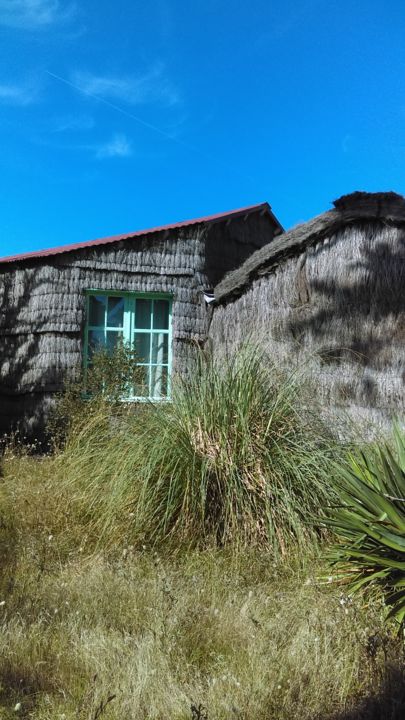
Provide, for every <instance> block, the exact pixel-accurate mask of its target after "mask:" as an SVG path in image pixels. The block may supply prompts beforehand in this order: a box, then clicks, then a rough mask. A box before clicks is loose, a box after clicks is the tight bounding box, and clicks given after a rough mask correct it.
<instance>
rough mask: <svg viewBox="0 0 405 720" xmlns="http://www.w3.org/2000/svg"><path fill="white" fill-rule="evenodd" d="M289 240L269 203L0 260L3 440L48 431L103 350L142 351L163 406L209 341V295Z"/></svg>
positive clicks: (148, 392)
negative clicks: (125, 347) (56, 410)
mask: <svg viewBox="0 0 405 720" xmlns="http://www.w3.org/2000/svg"><path fill="white" fill-rule="evenodd" d="M280 232H282V228H281V225H280V223H279V222H278V221H277V219H276V218H275V217H274V215H273V213H272V212H271V209H270V206H269V205H268V204H267V203H263V204H260V205H255V206H251V207H247V208H243V209H241V210H236V211H232V212H228V213H223V214H220V215H213V216H210V217H205V218H197V219H195V220H191V221H186V222H182V223H177V224H175V225H167V226H164V227H158V228H153V229H150V230H145V231H141V232H136V233H129V234H126V235H118V236H115V237H108V238H103V239H101V240H95V241H92V242H86V243H80V244H76V245H68V246H64V247H59V248H53V249H51V250H44V251H39V252H33V253H29V254H26V255H19V256H14V257H9V258H3V259H1V260H0V360H1V365H0V431H1V432H3V433H4V432H8V431H10V430H11V429H12V428H15V427H17V426H18V427H19V428H20V429H21V430H22V431H23V432H24V433H25V434H28V435H32V434H38V433H40V431H41V430H42V428H43V426H44V423H45V421H46V417H47V414H48V410H49V407H50V405H51V404H52V400H53V398H54V395H55V393H56V392H58V391H60V390H62V388H63V386H64V383H65V382H66V380H67V379H69V378H71V377H72V376H73V375H74V373H75V372H76V370H77V368H78V367H79V366H80V365H81V363H85V364H86V363H87V362H89V361H90V358H91V353H92V351H93V350H94V348H95V347H97V346H99V345H107V346H108V347H114V345H115V344H116V343H117V342H118V339H122V340H124V341H130V342H135V345H136V347H137V349H138V350H139V357H140V359H141V361H142V362H141V364H142V366H143V369H144V384H143V385H142V387H141V388H138V389H136V390H135V389H134V390H133V391H132V395H133V397H132V398H131V399H143V398H145V397H146V398H154V399H158V398H162V397H167V396H168V395H169V393H170V376H171V375H172V373H174V372H176V371H179V370H182V368H183V367H186V365H187V362H188V358H189V356H190V352H191V348H192V346H193V344H195V343H199V342H203V341H204V339H205V337H206V333H207V310H206V302H205V300H204V293H207V292H210V291H212V289H213V287H214V285H215V284H217V283H218V282H219V281H220V280H221V278H222V277H223V275H224V274H225V273H226V272H227V271H229V270H231V269H232V268H235V267H237V266H239V265H241V264H242V263H243V262H244V261H245V260H246V258H247V257H249V255H251V254H252V252H254V251H255V250H257V249H258V248H260V247H262V246H263V245H265V244H267V243H268V242H269V241H271V240H272V238H273V237H274V236H275V235H276V234H279V233H280Z"/></svg>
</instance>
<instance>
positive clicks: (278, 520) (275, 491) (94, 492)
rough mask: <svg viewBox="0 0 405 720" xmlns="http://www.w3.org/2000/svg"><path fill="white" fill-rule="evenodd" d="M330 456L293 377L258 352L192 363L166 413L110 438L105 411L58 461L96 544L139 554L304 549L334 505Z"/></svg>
mask: <svg viewBox="0 0 405 720" xmlns="http://www.w3.org/2000/svg"><path fill="white" fill-rule="evenodd" d="M339 453H340V449H339V448H338V447H337V445H336V443H335V442H334V441H333V440H332V437H331V435H330V433H329V432H328V431H327V429H326V428H325V427H324V426H323V425H322V424H321V422H320V420H319V417H318V416H317V414H316V413H315V412H311V411H309V409H305V410H304V409H303V400H302V396H301V393H300V391H299V390H298V387H297V384H296V383H295V382H294V380H293V379H292V378H286V377H285V376H282V375H280V374H279V373H277V372H276V371H275V369H274V367H272V366H270V365H269V363H268V359H267V358H266V357H265V356H264V355H263V354H261V353H259V352H258V351H257V350H256V349H254V348H253V349H246V350H244V351H243V352H241V353H240V354H239V355H238V356H237V357H236V358H235V359H233V360H231V361H230V362H228V363H227V364H224V365H222V366H221V367H219V366H218V365H216V364H215V363H214V362H213V361H212V360H211V359H209V358H208V359H207V358H203V356H201V357H200V362H199V367H198V369H197V372H196V374H195V375H193V377H192V378H191V379H189V380H187V379H186V380H182V381H181V380H177V382H175V384H174V388H173V398H172V402H170V403H162V404H160V405H154V406H152V405H150V406H145V407H143V408H141V409H138V411H137V412H135V414H134V415H133V416H132V417H130V418H127V419H126V420H125V422H121V423H119V422H117V421H116V422H115V424H114V426H113V430H112V424H111V419H110V418H109V416H108V412H107V413H106V412H105V410H103V409H101V411H100V413H99V414H95V415H93V416H91V417H88V418H86V420H85V422H82V423H79V424H78V425H76V427H75V429H74V431H73V432H72V433H71V436H70V439H69V441H68V443H67V446H66V449H65V452H64V453H63V455H62V456H61V462H62V463H63V467H64V469H65V473H66V479H67V482H68V483H69V484H70V487H71V490H70V491H71V493H72V494H73V495H75V496H76V497H77V498H78V499H79V500H80V501H81V503H82V506H83V508H85V509H86V510H85V512H86V514H87V517H88V520H89V523H90V524H93V527H94V528H95V532H96V533H97V534H99V535H101V536H102V537H103V538H105V537H106V536H108V537H110V538H111V539H113V541H114V542H117V539H118V538H119V537H120V536H121V537H122V536H125V537H128V536H130V538H131V541H132V542H137V543H141V544H142V543H144V544H147V545H156V544H157V545H160V544H162V543H165V544H166V545H168V544H171V546H172V547H179V546H184V545H189V546H190V545H194V546H195V545H200V546H202V545H205V544H207V543H212V542H214V544H216V545H219V546H223V545H225V544H227V543H231V544H234V545H235V544H236V545H247V544H252V543H254V544H258V545H262V546H263V545H266V546H268V547H271V548H272V549H273V551H274V552H280V553H282V554H283V553H285V552H286V550H287V548H288V546H289V545H290V543H291V542H294V543H298V544H300V545H303V544H304V545H305V543H306V542H312V540H313V538H314V534H315V533H314V530H313V528H312V525H311V523H310V522H309V518H310V517H313V516H315V515H317V514H318V512H319V508H320V507H321V508H322V507H324V506H325V505H326V503H327V502H328V501H330V499H331V496H333V490H332V483H331V459H332V457H335V458H336V456H337V455H338V454H339Z"/></svg>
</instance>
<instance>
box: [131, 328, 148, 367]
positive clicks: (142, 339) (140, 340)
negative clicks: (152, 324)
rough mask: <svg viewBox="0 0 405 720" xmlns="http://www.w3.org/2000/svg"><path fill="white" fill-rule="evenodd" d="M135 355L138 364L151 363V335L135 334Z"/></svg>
mask: <svg viewBox="0 0 405 720" xmlns="http://www.w3.org/2000/svg"><path fill="white" fill-rule="evenodd" d="M135 353H136V359H137V360H138V362H143V363H148V362H150V333H135Z"/></svg>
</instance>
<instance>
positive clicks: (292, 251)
mask: <svg viewBox="0 0 405 720" xmlns="http://www.w3.org/2000/svg"><path fill="white" fill-rule="evenodd" d="M333 205H334V207H333V208H332V209H331V210H327V211H326V212H324V213H321V214H320V215H317V216H315V217H314V218H312V219H311V220H308V221H307V222H304V223H300V224H299V225H296V226H295V227H293V228H291V229H290V230H288V231H287V232H284V233H283V234H282V235H279V236H278V237H277V238H276V239H275V240H273V242H271V243H269V244H268V245H265V246H264V247H262V248H259V249H258V250H256V252H254V253H253V255H251V256H250V257H249V258H248V259H247V260H246V261H245V262H244V263H243V265H242V266H240V267H239V268H236V269H235V270H233V271H232V272H230V273H228V274H227V275H225V277H224V278H223V279H222V280H221V282H220V283H218V285H217V286H216V287H215V288H214V296H215V301H216V303H218V304H221V303H226V302H227V301H228V300H233V299H234V298H236V297H240V295H242V293H243V291H244V289H245V288H246V287H247V286H249V284H250V283H251V282H252V281H253V280H254V279H255V278H257V277H258V275H260V274H261V273H265V272H266V271H270V270H271V268H272V267H273V266H275V265H277V264H278V263H279V262H281V261H282V260H283V259H286V258H287V257H291V256H293V255H299V254H300V253H302V252H304V250H305V249H306V248H307V247H308V246H309V245H311V244H313V243H316V242H318V241H320V240H322V239H324V238H325V237H326V235H328V234H334V233H335V232H337V231H338V230H340V229H341V228H342V227H344V226H346V225H350V224H352V223H355V222H367V221H380V222H381V221H383V222H390V223H392V224H395V223H397V224H405V197H404V196H403V195H399V194H398V193H395V192H392V191H389V192H378V193H367V192H360V191H356V192H353V193H349V194H347V195H342V197H340V198H338V199H337V200H335V201H334V202H333Z"/></svg>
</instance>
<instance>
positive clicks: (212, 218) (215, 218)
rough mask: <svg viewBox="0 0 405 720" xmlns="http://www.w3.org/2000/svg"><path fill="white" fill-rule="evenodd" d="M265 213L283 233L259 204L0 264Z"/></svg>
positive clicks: (24, 255)
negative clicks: (255, 213) (260, 212)
mask: <svg viewBox="0 0 405 720" xmlns="http://www.w3.org/2000/svg"><path fill="white" fill-rule="evenodd" d="M260 210H261V211H265V212H267V213H269V214H270V215H271V217H272V218H273V219H274V221H275V223H276V224H277V225H278V226H279V228H280V229H281V231H283V228H282V226H281V225H280V223H279V221H278V220H277V218H276V217H275V216H274V215H273V213H272V211H271V206H270V205H269V203H268V202H262V203H257V204H255V205H247V206H246V207H242V208H238V209H236V210H228V211H226V212H220V213H214V214H213V215H206V216H203V217H198V218H192V219H190V220H182V221H180V222H175V223H169V224H167V225H160V226H157V227H152V228H146V229H145V230H135V231H134V232H129V233H122V234H119V235H111V236H107V237H102V238H96V239H94V240H85V241H82V242H78V243H71V244H67V245H60V246H57V247H51V248H45V249H43V250H33V251H31V252H27V253H20V254H17V255H9V256H5V257H2V258H0V264H2V263H13V262H19V261H22V260H30V259H32V258H39V257H52V256H53V255H60V254H63V253H68V252H74V251H75V250H82V249H85V248H89V247H98V246H100V245H108V244H110V243H111V244H112V243H116V242H120V241H121V240H129V239H130V238H136V237H143V236H145V235H152V234H153V233H158V232H165V231H169V230H176V229H179V228H182V227H189V226H191V225H200V224H205V223H215V222H221V221H226V220H229V219H230V218H235V217H238V216H240V215H245V214H249V213H252V212H258V211H260Z"/></svg>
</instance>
